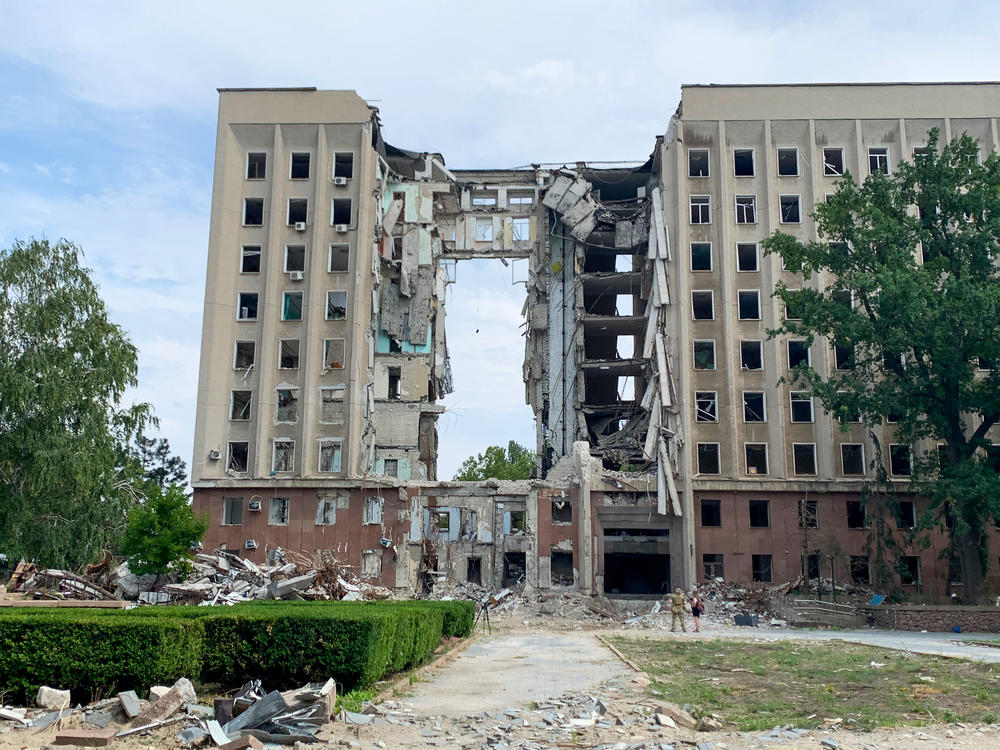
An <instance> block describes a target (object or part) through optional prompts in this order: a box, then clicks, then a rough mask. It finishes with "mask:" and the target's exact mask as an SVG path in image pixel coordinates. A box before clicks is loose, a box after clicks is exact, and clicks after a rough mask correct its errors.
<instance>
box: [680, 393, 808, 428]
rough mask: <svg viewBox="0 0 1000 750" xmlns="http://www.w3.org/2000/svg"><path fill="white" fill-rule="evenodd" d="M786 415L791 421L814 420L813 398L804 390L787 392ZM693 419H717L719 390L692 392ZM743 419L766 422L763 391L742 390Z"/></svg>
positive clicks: (805, 421)
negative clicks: (787, 406)
mask: <svg viewBox="0 0 1000 750" xmlns="http://www.w3.org/2000/svg"><path fill="white" fill-rule="evenodd" d="M788 399H789V409H788V417H789V421H791V422H803V423H809V422H813V421H814V415H813V400H812V397H811V396H810V395H809V394H808V393H807V392H806V391H791V392H790V393H789V394H788ZM694 421H695V422H718V421H719V392H718V391H695V392H694ZM743 421H744V422H766V421H767V408H766V396H765V393H764V391H743Z"/></svg>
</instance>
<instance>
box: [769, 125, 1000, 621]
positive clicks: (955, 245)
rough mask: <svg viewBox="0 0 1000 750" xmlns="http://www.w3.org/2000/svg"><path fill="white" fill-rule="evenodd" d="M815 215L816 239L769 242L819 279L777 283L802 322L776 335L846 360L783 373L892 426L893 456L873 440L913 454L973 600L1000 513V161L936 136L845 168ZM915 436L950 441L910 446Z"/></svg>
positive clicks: (926, 524)
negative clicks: (865, 166) (911, 153)
mask: <svg viewBox="0 0 1000 750" xmlns="http://www.w3.org/2000/svg"><path fill="white" fill-rule="evenodd" d="M814 218H815V219H816V223H817V227H818V230H819V235H820V238H821V240H822V241H810V242H801V241H799V240H797V239H796V238H794V237H791V236H790V235H787V234H781V233H775V234H774V235H773V236H772V237H770V238H769V239H768V240H766V241H765V242H764V246H765V248H766V250H767V252H768V253H775V254H777V255H779V256H781V258H782V260H783V261H784V263H785V265H786V267H788V268H793V269H801V272H802V275H803V276H804V277H805V278H806V279H810V278H813V277H817V283H815V285H814V286H813V287H812V288H803V289H798V290H793V289H790V288H788V287H787V286H786V285H785V284H779V285H778V288H777V291H776V292H775V295H776V296H777V297H779V298H780V299H781V300H782V301H784V302H785V304H786V305H787V309H788V310H792V311H794V315H793V317H794V318H796V319H793V320H784V322H783V323H782V325H781V327H780V328H779V329H777V330H776V331H771V334H772V335H774V334H778V333H785V334H791V335H798V336H804V337H807V338H808V339H809V340H810V342H811V341H812V339H813V337H822V338H824V339H826V341H827V342H828V343H829V344H830V345H832V346H834V347H835V349H834V351H833V355H834V356H837V357H838V358H839V360H840V362H841V366H842V367H845V368H848V369H844V370H841V371H836V370H833V368H831V370H832V373H831V374H830V375H827V374H825V373H822V372H818V371H817V370H815V369H814V368H812V367H810V366H809V365H808V364H807V363H802V364H800V365H798V366H797V367H796V368H794V370H793V371H792V373H791V374H790V375H789V376H788V378H787V380H789V381H790V382H794V381H798V382H799V384H800V385H803V386H805V387H806V388H808V389H809V390H810V391H811V392H812V394H813V395H814V396H816V397H818V399H819V400H820V401H821V402H822V403H823V406H824V407H825V408H826V409H827V410H828V411H830V412H831V413H832V414H833V415H836V416H840V417H841V418H844V419H845V421H846V419H847V418H848V417H854V416H856V415H861V416H862V418H863V419H864V421H865V422H867V423H868V424H869V425H875V424H881V420H882V418H891V419H892V420H893V421H895V422H896V423H897V424H896V426H895V437H893V438H891V442H893V443H897V444H899V445H900V446H903V447H900V448H896V449H895V455H894V456H893V455H891V453H892V451H891V450H890V449H889V447H888V446H879V447H880V449H881V451H882V453H883V454H885V458H886V461H891V459H892V458H895V459H896V460H897V463H898V465H899V466H900V468H903V467H905V465H906V462H907V460H908V459H911V460H912V461H913V465H914V474H913V483H912V487H911V488H909V489H911V490H912V491H914V492H917V493H920V494H922V495H924V496H926V497H928V498H929V499H930V501H931V505H930V509H929V512H928V513H925V514H922V519H921V526H922V528H924V529H927V528H930V527H931V526H933V525H934V524H941V525H942V526H944V527H945V528H947V531H948V533H949V535H950V547H951V550H952V554H953V556H954V557H955V559H956V560H957V561H958V563H959V564H960V568H961V575H962V580H963V582H964V584H965V594H966V600H967V601H977V600H979V599H981V597H982V594H983V586H984V576H985V570H986V564H987V562H986V561H987V559H988V558H987V555H988V550H987V530H988V526H989V524H992V520H993V518H994V517H996V516H997V515H1000V513H998V510H1000V479H998V476H997V473H996V470H995V468H994V466H993V464H992V463H991V461H990V460H989V457H988V456H987V449H988V445H989V439H988V437H989V431H990V428H991V427H993V425H995V424H996V423H997V421H998V419H1000V370H998V367H997V362H998V359H1000V272H998V261H1000V157H998V156H997V155H996V154H993V155H991V156H990V157H989V158H987V159H986V160H985V161H982V162H981V163H980V159H979V155H978V146H977V144H976V142H975V141H974V140H973V139H972V138H970V137H969V136H968V135H963V136H962V137H961V138H958V139H956V140H955V141H952V142H951V143H949V144H947V145H946V146H944V148H943V149H941V151H940V153H939V152H938V133H937V131H931V132H930V134H929V138H928V147H927V149H926V152H922V153H921V155H920V156H919V157H918V158H917V159H916V160H915V162H914V163H913V164H910V163H902V164H900V165H899V167H898V169H896V170H895V171H894V173H893V174H892V175H885V174H882V173H875V174H873V175H871V176H870V177H869V178H867V179H866V180H865V181H864V182H863V183H862V184H858V183H857V182H856V181H855V180H854V179H853V178H852V177H851V175H850V174H845V175H844V177H843V178H842V179H841V180H840V181H839V183H838V186H837V191H836V193H835V194H834V195H833V196H832V197H831V198H830V199H829V200H828V201H827V202H826V203H823V204H820V205H819V206H817V208H816V211H815V213H814ZM844 429H847V427H846V425H845V427H844ZM889 429H893V428H891V427H890V428H889ZM872 436H873V438H876V435H875V433H874V432H873V433H872ZM917 441H923V445H925V446H926V445H932V446H937V445H938V444H941V446H942V447H941V449H940V450H938V449H937V448H936V447H934V448H933V449H931V450H927V449H924V450H922V451H921V452H919V453H918V452H917V451H916V450H915V449H911V448H909V447H906V446H914V445H916V444H917ZM911 450H912V452H910V451H911ZM892 484H894V485H896V486H898V483H895V482H893V483H892Z"/></svg>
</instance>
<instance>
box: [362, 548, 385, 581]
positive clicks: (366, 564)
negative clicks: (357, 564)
mask: <svg viewBox="0 0 1000 750" xmlns="http://www.w3.org/2000/svg"><path fill="white" fill-rule="evenodd" d="M361 577H362V578H381V577H382V551H381V550H377V549H366V550H364V551H363V552H362V553H361Z"/></svg>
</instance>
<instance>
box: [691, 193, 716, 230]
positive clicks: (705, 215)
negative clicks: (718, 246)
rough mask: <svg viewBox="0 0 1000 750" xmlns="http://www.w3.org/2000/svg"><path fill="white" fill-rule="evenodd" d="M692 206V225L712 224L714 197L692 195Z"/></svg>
mask: <svg viewBox="0 0 1000 750" xmlns="http://www.w3.org/2000/svg"><path fill="white" fill-rule="evenodd" d="M690 206H691V223H692V224H711V223H712V196H710V195H692V196H691V203H690Z"/></svg>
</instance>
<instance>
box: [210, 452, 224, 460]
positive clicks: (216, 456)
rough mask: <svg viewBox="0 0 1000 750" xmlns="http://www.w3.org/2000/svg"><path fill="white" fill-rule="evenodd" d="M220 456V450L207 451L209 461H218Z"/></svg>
mask: <svg viewBox="0 0 1000 750" xmlns="http://www.w3.org/2000/svg"><path fill="white" fill-rule="evenodd" d="M220 458H222V451H217V450H212V451H209V452H208V460H209V461H218V460H219V459H220Z"/></svg>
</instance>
